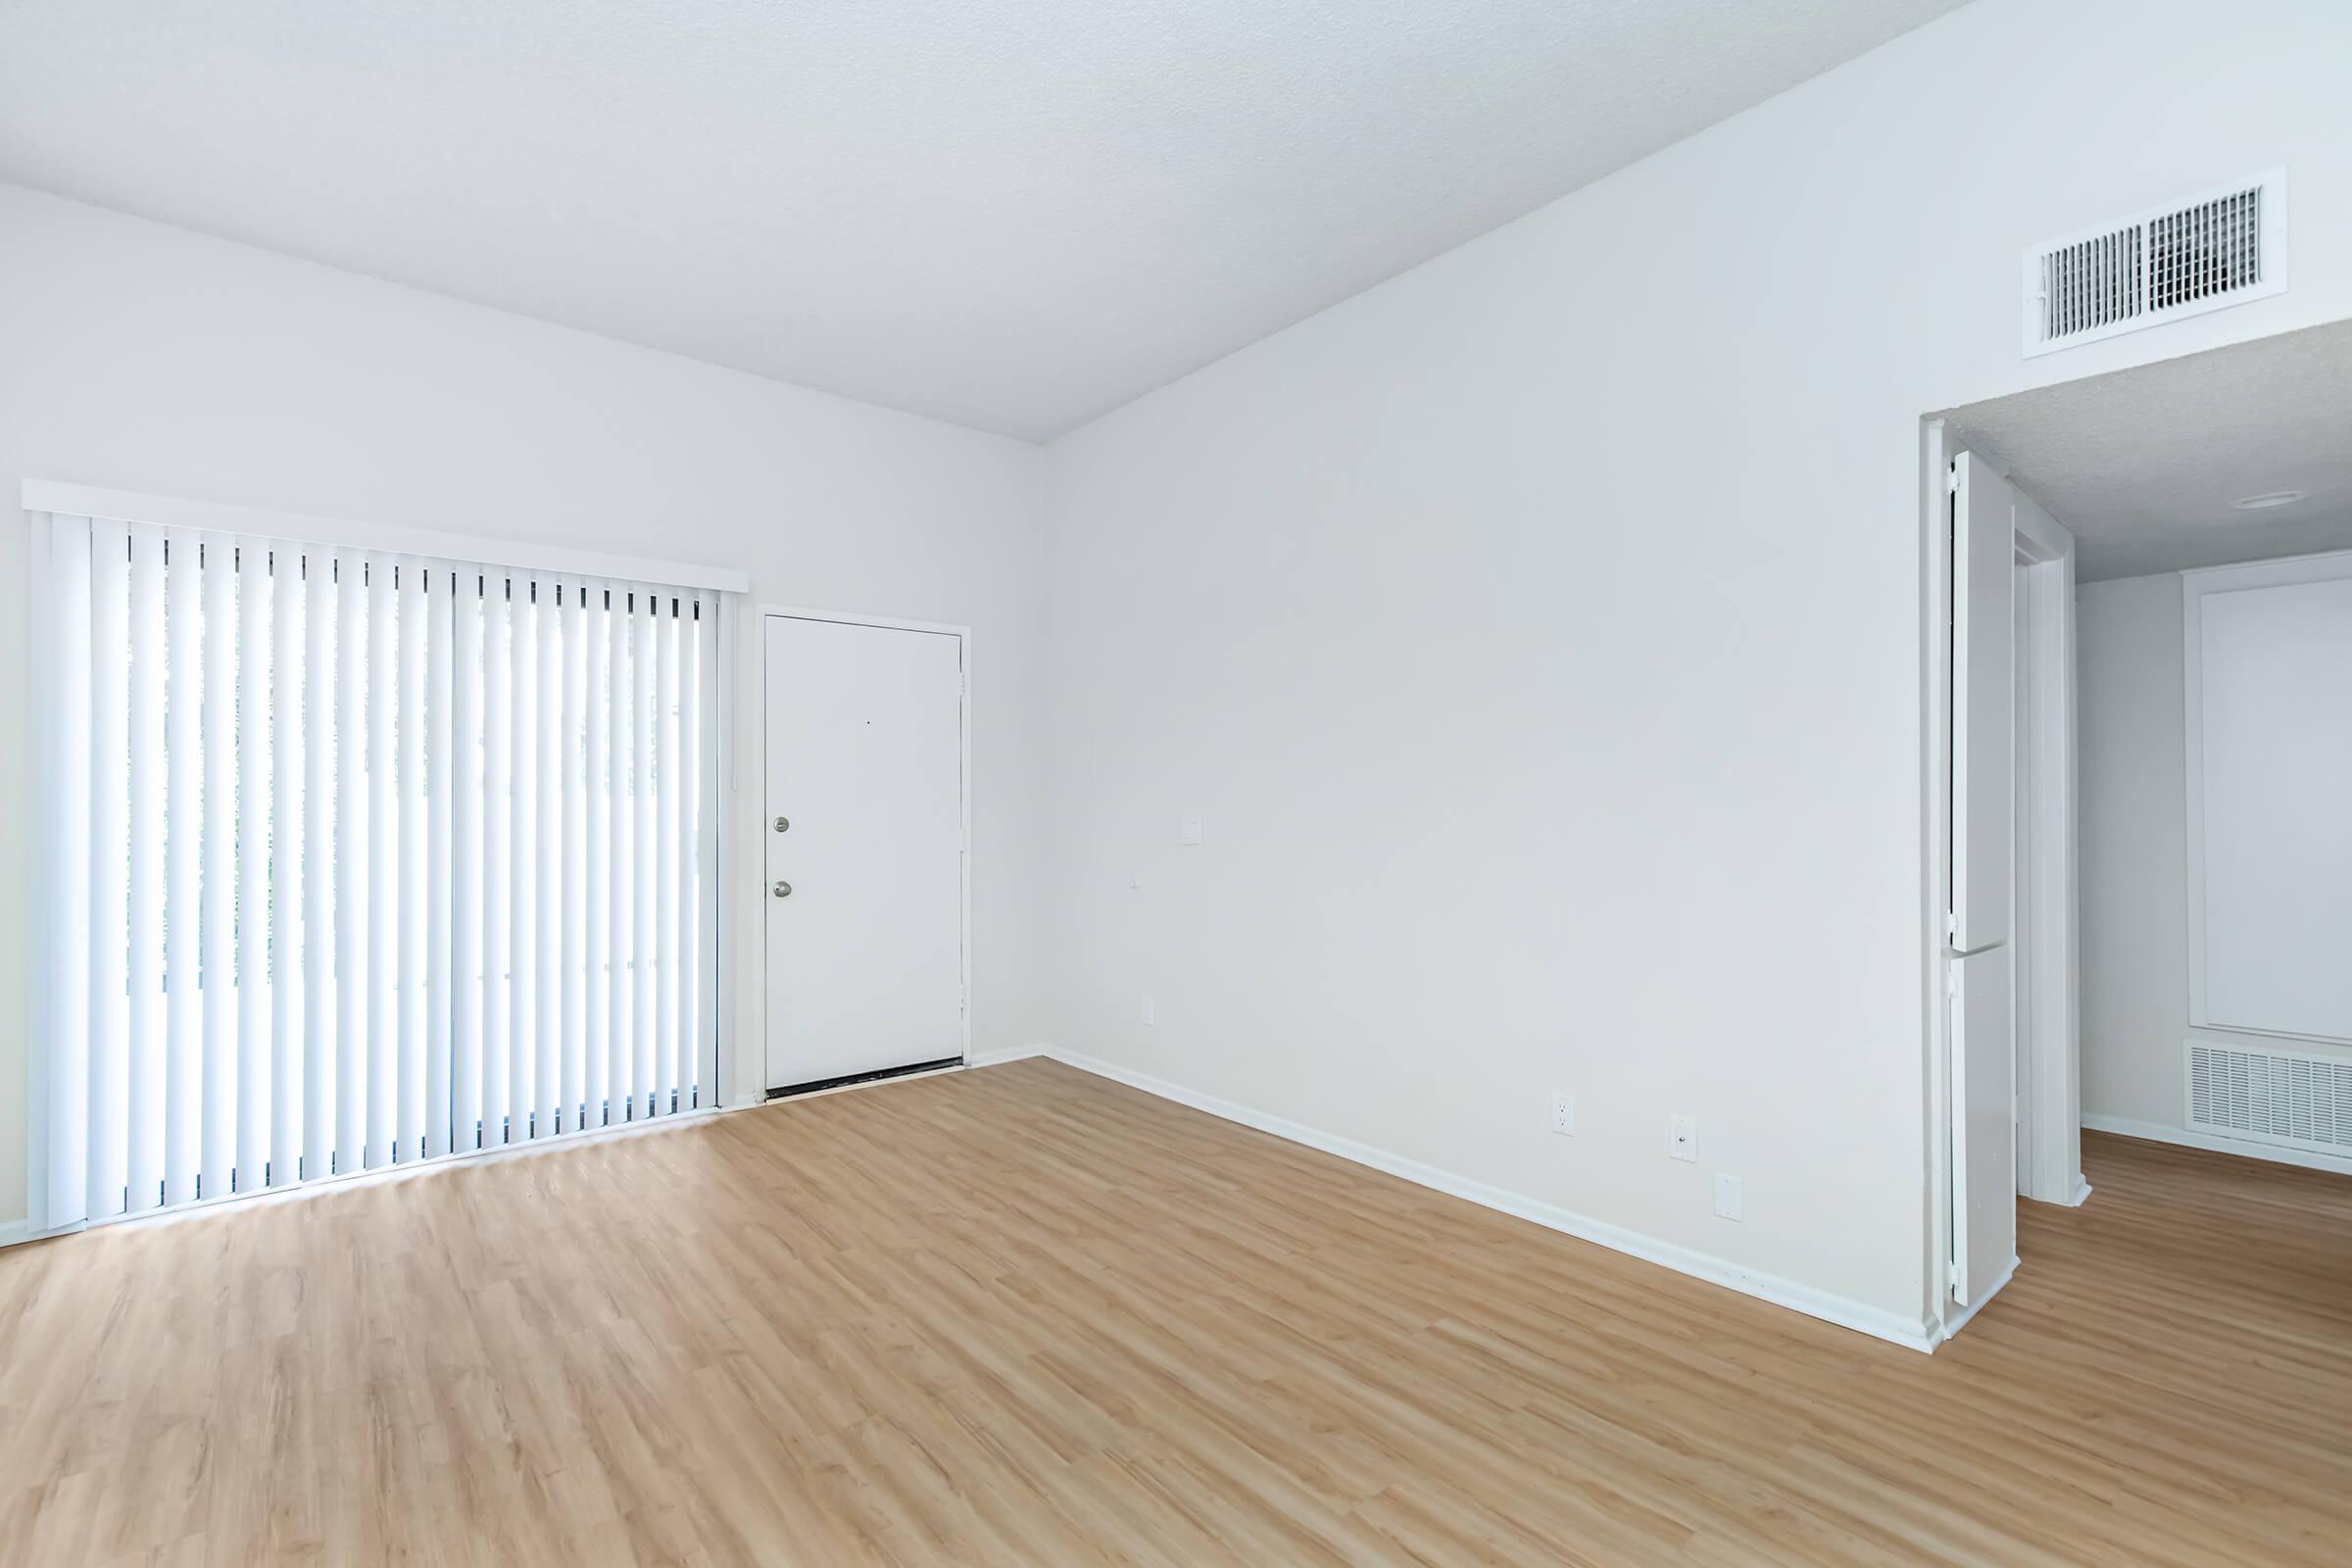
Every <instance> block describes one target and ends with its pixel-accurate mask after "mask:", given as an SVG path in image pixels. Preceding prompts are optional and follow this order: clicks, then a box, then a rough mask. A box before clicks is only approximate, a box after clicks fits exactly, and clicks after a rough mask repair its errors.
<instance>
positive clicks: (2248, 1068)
mask: <svg viewBox="0 0 2352 1568" xmlns="http://www.w3.org/2000/svg"><path fill="white" fill-rule="evenodd" d="M2188 1125H2189V1126H2190V1127H2192V1128H2194V1129H2196V1130H2197V1131H2199V1132H2207V1133H2218V1134H2220V1135H2221V1136H2222V1137H2225V1138H2245V1139H2251V1140H2254V1141H2255V1142H2257V1143H2265V1144H2285V1145H2288V1146H2290V1147H2292V1148H2296V1149H2309V1150H2314V1151H2317V1152H2322V1153H2329V1154H2344V1153H2352V1057H2343V1056H2321V1055H2314V1054H2310V1053H2307V1052H2299V1051H2267V1050H2265V1051H2257V1050H2241V1049H2238V1048H2235V1047H2229V1046H2216V1045H2212V1044H2210V1043H2204V1042H2199V1041H2195V1040H2192V1041H2189V1042H2188Z"/></svg>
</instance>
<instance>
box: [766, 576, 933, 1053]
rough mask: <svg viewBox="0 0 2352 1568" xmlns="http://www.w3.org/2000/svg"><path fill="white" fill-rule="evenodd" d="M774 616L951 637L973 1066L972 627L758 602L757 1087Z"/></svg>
mask: <svg viewBox="0 0 2352 1568" xmlns="http://www.w3.org/2000/svg"><path fill="white" fill-rule="evenodd" d="M771 619H776V620H815V621H824V622H827V623H829V624H832V625H837V626H875V627H880V628H881V629H883V630H885V631H917V632H927V633H930V634H931V635H933V636H939V637H953V638H955V639H956V667H957V668H958V669H959V670H960V671H961V672H962V681H961V683H960V690H959V691H958V692H957V694H956V728H957V731H958V733H957V735H956V752H957V757H956V769H957V773H956V809H957V811H958V812H959V813H960V817H961V820H960V823H959V828H960V831H961V833H962V837H963V864H962V873H961V881H962V884H963V885H962V887H961V889H960V890H959V897H960V901H961V906H962V907H961V909H960V910H959V912H958V916H957V918H958V919H959V920H960V921H961V923H962V928H963V929H962V942H961V944H960V946H961V949H962V954H961V965H962V972H961V973H960V974H959V975H958V976H957V985H958V986H959V988H960V989H961V991H962V995H963V1012H962V1017H961V1018H960V1020H959V1022H960V1023H961V1025H962V1037H963V1055H962V1059H961V1061H960V1062H959V1063H958V1065H960V1066H965V1067H970V1066H974V1065H976V1063H975V1062H974V1061H973V1059H972V628H971V627H969V626H963V625H957V624H956V623H955V622H953V621H945V620H908V619H907V618H905V617H903V616H898V615H867V614H859V613H855V612H849V611H836V610H810V609H808V608H805V607H802V606H796V605H764V604H763V605H761V606H760V635H759V638H758V647H757V650H756V653H755V655H754V657H756V658H757V659H758V660H759V669H760V813H761V815H760V822H761V832H760V873H759V874H760V971H759V972H760V1085H761V1088H762V1092H764V1091H765V1090H767V1089H772V1088H774V1087H775V1085H774V1084H773V1082H771V1080H772V1079H773V1078H774V1076H775V1074H774V1072H773V1071H772V1070H771V1067H770V1063H769V1061H768V1051H769V1045H770V1042H769V1040H768V1038H767V1024H768V1017H769V1008H768V1005H767V923H768V921H769V920H771V919H773V918H774V917H775V914H774V910H773V909H771V908H770V907H768V906H769V903H770V901H769V900H768V898H767V874H768V873H767V847H766V846H767V835H766V831H765V824H766V812H767V809H768V807H769V805H770V797H769V794H768V787H767V623H768V621H769V620H771Z"/></svg>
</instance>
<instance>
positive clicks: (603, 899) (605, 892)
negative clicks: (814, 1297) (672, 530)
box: [580, 583, 613, 1127]
mask: <svg viewBox="0 0 2352 1568" xmlns="http://www.w3.org/2000/svg"><path fill="white" fill-rule="evenodd" d="M606 593H607V588H606V585H605V584H603V583H590V584H589V585H588V586H587V590H586V592H585V594H584V595H583V603H582V605H581V607H580V626H581V648H580V659H581V667H582V675H583V680H582V688H581V714H580V725H581V729H582V732H583V733H582V735H581V745H582V748H583V759H582V769H583V782H584V784H585V786H586V788H585V800H586V809H587V816H586V820H585V821H584V822H583V823H582V827H581V831H582V834H583V838H584V848H583V851H582V854H581V856H580V870H581V880H582V882H583V884H584V887H583V891H582V895H581V901H580V902H581V910H580V918H581V922H582V935H583V938H584V947H583V960H582V961H583V963H584V966H585V970H586V972H585V973H584V974H583V975H582V977H581V979H582V998H581V1014H582V1017H581V1031H580V1053H581V1055H582V1058H583V1063H582V1070H583V1077H584V1080H585V1081H584V1083H583V1086H582V1094H583V1098H584V1100H585V1101H586V1103H587V1111H586V1124H587V1125H588V1126H590V1127H602V1126H604V1125H605V1123H606V1120H607V1111H606V1104H607V1097H608V1096H610V1095H611V1094H612V1091H613V1071H612V1061H611V1058H610V1057H609V1056H608V1055H607V1054H606V1053H607V1052H608V1051H609V1050H610V1049H611V1039H612V1028H611V1020H612V1008H613V985H612V979H611V975H610V972H609V970H608V968H607V965H608V964H609V963H610V962H611V958H612V952H613V932H612V929H611V923H610V922H611V919H612V916H611V914H610V912H609V910H610V908H611V903H610V901H611V898H612V886H613V795H612V780H611V777H610V775H609V773H608V770H607V767H608V759H609V758H610V757H611V755H612V719H611V704H610V702H609V700H608V698H607V695H606V690H607V688H606V682H607V678H608V675H609V672H610V671H611V668H612V654H611V650H610V646H609V640H608V636H607V617H606V613H605V596H606Z"/></svg>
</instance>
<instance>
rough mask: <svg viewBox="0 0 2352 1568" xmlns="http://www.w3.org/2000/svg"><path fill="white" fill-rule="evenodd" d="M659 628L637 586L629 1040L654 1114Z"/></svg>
mask: <svg viewBox="0 0 2352 1568" xmlns="http://www.w3.org/2000/svg"><path fill="white" fill-rule="evenodd" d="M659 634H660V626H659V622H658V621H657V620H656V619H655V613H654V601H653V596H652V595H651V594H650V593H648V592H646V591H645V590H644V589H642V588H641V589H638V590H636V591H635V592H634V593H633V594H632V595H631V605H630V613H629V662H630V674H631V676H632V680H631V685H632V686H633V687H634V691H633V693H632V695H631V700H630V711H629V718H630V722H631V723H632V724H633V725H634V726H635V729H636V735H635V736H634V738H633V739H634V744H635V747H636V760H635V762H634V764H633V765H632V767H631V770H630V779H629V788H630V790H631V792H632V793H631V800H630V809H631V810H632V811H633V812H634V813H635V816H636V827H635V838H634V841H633V843H632V846H631V848H632V850H633V852H634V854H635V857H636V861H637V863H636V866H635V881H634V887H633V889H632V891H633V893H634V895H635V899H636V908H635V909H634V910H633V911H632V915H631V921H630V924H631V927H632V929H631V931H630V935H629V961H630V967H631V969H632V971H633V974H632V976H631V987H630V989H631V992H632V997H631V1001H632V1002H633V1003H634V1005H635V1008H636V1017H635V1019H634V1020H633V1021H632V1024H631V1028H630V1044H631V1047H632V1049H633V1052H634V1054H635V1056H636V1061H635V1063H634V1065H633V1067H632V1069H631V1070H632V1074H633V1077H634V1081H635V1084H636V1094H635V1097H634V1099H633V1101H632V1103H631V1111H630V1113H631V1114H632V1115H633V1116H650V1115H652V1114H654V1106H655V1103H656V1097H657V1094H658V1090H659V1086H658V1084H657V1083H656V1081H655V1077H654V1073H655V1070H656V1060H657V1053H658V1051H659V1049H660V1048H659V1042H660V1039H661V1036H660V1034H659V1032H658V1031H659V1028H660V1025H659V1023H658V1022H657V1014H656V1005H657V1001H656V999H657V998H658V996H659V995H660V985H661V983H660V981H659V980H658V979H657V978H656V977H655V974H654V969H655V966H656V965H657V964H658V963H659V962H660V959H661V952H662V948H661V938H660V936H659V935H658V929H657V926H656V924H655V920H656V908H657V900H656V897H655V892H654V877H655V875H656V867H657V864H658V855H659V851H658V848H657V845H658V842H659V836H660V831H661V829H660V813H659V809H658V808H659V805H660V796H659V793H658V786H657V784H656V783H655V780H654V735H655V733H656V732H657V731H658V730H659V729H660V728H661V727H662V726H661V723H660V717H659V715H660V707H659V703H658V700H657V694H656V691H655V687H654V667H655V664H656V662H658V660H659V658H660V655H659V654H658V653H657V651H656V649H655V639H656V638H657V636H658V635H659Z"/></svg>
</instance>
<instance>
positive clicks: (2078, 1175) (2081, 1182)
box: [2066, 1171, 2090, 1208]
mask: <svg viewBox="0 0 2352 1568" xmlns="http://www.w3.org/2000/svg"><path fill="white" fill-rule="evenodd" d="M2089 1197H2090V1179H2089V1178H2088V1177H2086V1176H2084V1175H2083V1174H2082V1172H2081V1171H2077V1172H2075V1190H2074V1192H2072V1193H2071V1194H2069V1195H2068V1196H2067V1200H2066V1206H2067V1207H2069V1208H2081V1207H2082V1204H2083V1202H2084V1201H2086V1200H2087V1199H2088V1198H2089Z"/></svg>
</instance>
